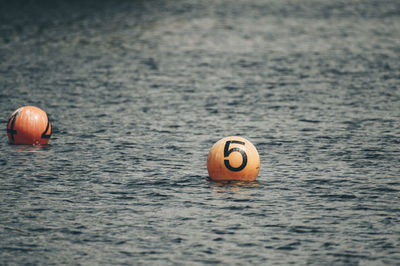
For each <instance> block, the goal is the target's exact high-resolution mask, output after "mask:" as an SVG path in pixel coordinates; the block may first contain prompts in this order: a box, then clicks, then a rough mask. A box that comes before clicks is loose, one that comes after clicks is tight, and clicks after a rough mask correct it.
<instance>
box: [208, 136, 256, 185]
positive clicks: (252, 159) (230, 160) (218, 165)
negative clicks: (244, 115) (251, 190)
mask: <svg viewBox="0 0 400 266" xmlns="http://www.w3.org/2000/svg"><path fill="white" fill-rule="evenodd" d="M207 169H208V174H209V176H210V178H211V179H212V180H214V181H231V180H240V181H254V180H255V179H256V178H257V175H258V172H259V171H260V156H259V155H258V152H257V149H256V147H254V145H253V144H252V143H251V142H250V141H248V140H247V139H245V138H242V137H237V136H232V137H226V138H223V139H221V140H219V141H218V142H217V143H215V144H214V146H213V147H212V148H211V150H210V152H209V153H208V157H207Z"/></svg>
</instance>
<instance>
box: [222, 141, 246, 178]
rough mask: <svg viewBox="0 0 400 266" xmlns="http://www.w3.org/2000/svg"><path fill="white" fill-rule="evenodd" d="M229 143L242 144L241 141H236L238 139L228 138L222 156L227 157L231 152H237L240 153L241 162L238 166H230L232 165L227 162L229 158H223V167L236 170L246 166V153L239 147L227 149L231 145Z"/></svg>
mask: <svg viewBox="0 0 400 266" xmlns="http://www.w3.org/2000/svg"><path fill="white" fill-rule="evenodd" d="M231 143H236V144H240V145H243V146H244V144H245V143H244V142H243V141H238V140H228V141H227V142H226V143H225V147H224V157H228V156H229V155H230V154H231V153H232V152H239V153H240V154H241V155H242V158H243V160H242V164H241V165H240V166H239V167H232V165H231V164H230V163H229V160H224V163H225V167H226V168H228V169H229V170H231V171H235V172H238V171H240V170H242V169H243V168H245V167H246V165H247V154H246V153H245V152H244V150H243V149H241V148H239V147H234V148H231V149H229V145H231Z"/></svg>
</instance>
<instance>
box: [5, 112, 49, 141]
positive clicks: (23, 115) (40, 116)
mask: <svg viewBox="0 0 400 266" xmlns="http://www.w3.org/2000/svg"><path fill="white" fill-rule="evenodd" d="M7 135H8V140H9V141H10V143H12V144H26V145H44V144H47V143H49V140H50V136H51V123H50V121H49V118H48V117H47V114H46V112H45V111H43V110H42V109H40V108H37V107H35V106H24V107H21V108H19V109H17V110H15V111H14V112H13V113H12V114H11V115H10V118H9V119H8V123H7Z"/></svg>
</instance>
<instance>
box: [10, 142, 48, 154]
mask: <svg viewBox="0 0 400 266" xmlns="http://www.w3.org/2000/svg"><path fill="white" fill-rule="evenodd" d="M9 145H10V147H12V148H13V149H14V150H15V151H17V152H27V153H34V152H38V153H45V152H49V151H50V148H51V145H50V144H45V145H15V144H12V143H9Z"/></svg>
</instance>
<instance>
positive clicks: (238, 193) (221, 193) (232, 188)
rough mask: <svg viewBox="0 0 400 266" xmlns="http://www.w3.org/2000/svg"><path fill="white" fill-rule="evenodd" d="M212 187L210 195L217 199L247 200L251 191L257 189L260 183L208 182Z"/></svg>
mask: <svg viewBox="0 0 400 266" xmlns="http://www.w3.org/2000/svg"><path fill="white" fill-rule="evenodd" d="M209 182H210V185H211V187H212V189H213V190H212V194H213V195H215V196H218V197H232V196H234V197H239V198H249V197H250V196H251V194H252V192H253V190H252V189H254V188H259V187H260V185H261V183H260V182H259V181H257V180H255V181H251V182H249V181H212V180H209Z"/></svg>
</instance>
